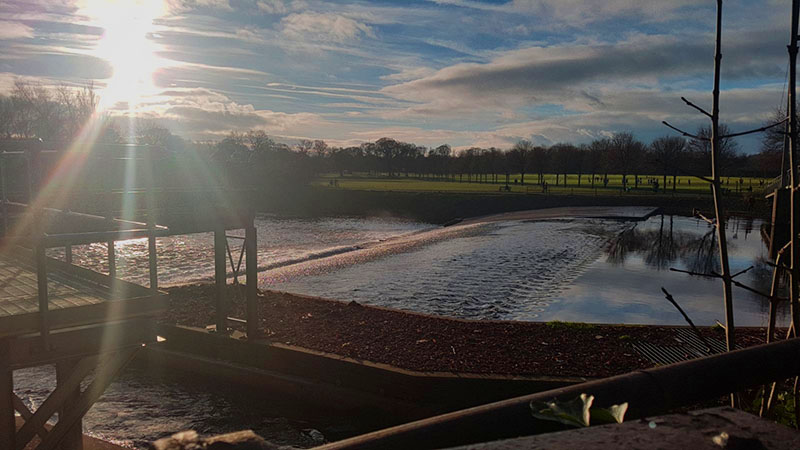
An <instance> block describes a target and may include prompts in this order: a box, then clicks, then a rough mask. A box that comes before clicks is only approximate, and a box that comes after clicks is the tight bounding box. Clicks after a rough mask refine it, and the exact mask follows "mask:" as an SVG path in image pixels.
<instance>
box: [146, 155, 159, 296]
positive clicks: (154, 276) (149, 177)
mask: <svg viewBox="0 0 800 450" xmlns="http://www.w3.org/2000/svg"><path fill="white" fill-rule="evenodd" d="M152 151H153V149H152V148H149V147H148V148H147V149H146V150H145V157H144V160H145V172H146V181H147V186H146V188H145V189H146V195H147V231H148V233H147V234H148V236H147V259H148V265H149V267H150V291H151V292H152V294H153V295H155V294H157V293H158V258H157V257H158V254H157V253H156V204H155V203H156V200H155V193H154V186H153V183H155V176H154V174H153V172H154V170H155V164H154V158H153V155H152Z"/></svg>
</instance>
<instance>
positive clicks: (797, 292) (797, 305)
mask: <svg viewBox="0 0 800 450" xmlns="http://www.w3.org/2000/svg"><path fill="white" fill-rule="evenodd" d="M798 15H800V1H798V0H792V29H791V37H790V41H789V42H790V44H789V111H788V112H789V166H790V168H791V172H790V174H791V175H790V182H791V189H790V190H789V192H790V200H789V204H790V213H789V214H790V217H791V222H790V223H791V225H790V227H789V228H790V236H791V243H792V245H791V263H790V265H789V267H790V268H791V272H790V274H791V275H790V280H791V282H790V283H789V286H790V287H789V307H790V311H791V314H792V324H793V325H794V327H792V328H793V329H794V335H795V336H798V332H797V331H798V330H797V328H798V326H800V248H798V245H800V241H798V239H797V233H798V232H800V211H798V209H800V208H798V206H800V205H798V204H797V201H798V197H797V195H796V193H797V192H796V191H797V184H798V179H797V163H798V161H797V90H796V89H797V88H796V84H797V32H798Z"/></svg>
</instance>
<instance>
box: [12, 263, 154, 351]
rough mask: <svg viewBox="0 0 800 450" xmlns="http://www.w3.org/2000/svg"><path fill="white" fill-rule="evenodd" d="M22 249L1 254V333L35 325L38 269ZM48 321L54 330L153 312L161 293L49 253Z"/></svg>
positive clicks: (18, 332)
mask: <svg viewBox="0 0 800 450" xmlns="http://www.w3.org/2000/svg"><path fill="white" fill-rule="evenodd" d="M26 259H27V257H26V255H25V254H24V251H20V250H17V251H16V254H13V255H12V254H8V253H6V254H4V255H2V256H0V337H6V336H18V335H22V334H27V333H35V332H36V331H38V329H39V303H38V302H39V300H38V294H37V292H38V291H37V282H36V273H35V271H34V270H33V268H32V267H31V266H30V265H29V264H28V261H26ZM48 266H49V267H51V268H52V270H50V272H49V273H48V282H47V287H48V306H49V313H48V314H49V321H50V324H51V328H52V329H54V330H57V329H60V328H66V327H73V326H80V325H89V324H96V323H103V322H108V321H113V320H122V319H131V318H135V317H141V316H149V315H154V314H157V313H159V312H161V311H163V310H164V309H165V308H166V300H165V294H163V293H159V294H156V295H153V294H152V293H151V292H150V290H149V289H147V288H145V287H143V286H139V285H135V284H132V283H128V282H125V281H122V280H118V279H111V278H110V277H108V276H106V275H103V274H98V273H96V272H90V271H88V270H85V269H81V268H78V267H75V266H71V265H69V264H66V263H64V262H62V261H58V260H55V259H50V258H48Z"/></svg>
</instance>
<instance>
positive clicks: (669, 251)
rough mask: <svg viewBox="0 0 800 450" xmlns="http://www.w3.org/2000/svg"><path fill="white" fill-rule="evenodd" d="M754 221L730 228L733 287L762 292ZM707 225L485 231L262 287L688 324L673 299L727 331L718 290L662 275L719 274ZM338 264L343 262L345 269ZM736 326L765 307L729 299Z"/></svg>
mask: <svg viewBox="0 0 800 450" xmlns="http://www.w3.org/2000/svg"><path fill="white" fill-rule="evenodd" d="M759 227H760V223H759V222H758V221H752V220H751V221H747V220H733V221H732V222H731V223H730V224H729V227H728V228H729V229H728V236H729V242H730V245H729V250H730V254H731V255H730V256H731V267H732V270H733V271H734V272H736V271H739V270H743V269H746V268H748V267H749V266H751V265H755V266H756V268H754V269H752V270H751V271H749V272H747V273H746V274H744V275H742V276H741V277H739V278H737V280H739V281H741V282H743V283H745V284H748V285H750V286H754V287H756V288H758V289H759V290H761V291H768V289H769V279H770V276H771V271H770V270H769V268H768V267H767V266H765V265H764V264H763V262H762V263H760V264H759V263H758V259H759V257H760V256H762V254H763V253H764V251H765V249H764V245H763V243H762V242H761V239H760V235H759V232H758V229H759ZM711 231H712V229H711V228H710V227H709V226H708V225H707V224H706V223H705V222H702V221H699V220H696V219H692V218H686V217H670V216H655V217H651V218H650V219H648V220H647V221H645V222H642V223H638V224H635V225H634V224H624V223H619V222H611V221H598V220H594V221H587V220H575V221H537V222H506V223H501V224H492V225H490V226H487V227H486V231H485V232H483V233H480V234H478V235H474V234H471V235H467V236H462V237H455V238H453V239H449V240H445V241H441V242H436V243H434V244H431V245H429V246H426V247H423V248H417V249H414V250H411V251H408V252H406V253H399V254H393V255H389V256H386V257H384V258H380V259H372V260H365V261H352V263H351V264H350V265H349V266H345V267H344V268H342V265H341V264H331V270H330V271H329V272H327V273H323V274H318V273H316V274H314V275H309V276H300V277H297V278H295V279H293V280H289V281H286V282H275V283H272V284H268V286H265V287H269V288H273V289H279V290H285V291H290V292H297V293H305V294H312V295H321V296H327V297H332V298H338V299H343V300H357V301H359V302H364V303H369V304H376V305H382V306H389V307H394V308H401V309H409V310H415V311H420V312H426V313H433V314H440V315H448V316H455V317H467V318H476V319H516V320H542V321H547V320H569V321H583V322H607V323H643V324H647V323H650V324H683V323H684V322H683V319H682V317H681V316H680V314H679V313H678V312H677V311H676V310H675V309H674V307H673V306H672V305H670V304H669V303H668V302H667V301H666V300H665V299H664V296H663V294H662V293H661V287H662V286H663V287H665V288H666V289H667V290H669V291H670V292H671V293H672V295H673V296H674V297H675V299H676V300H677V301H678V302H679V303H680V304H681V306H682V307H683V308H684V309H685V310H686V311H687V312H688V313H689V315H690V317H691V318H692V319H693V320H694V322H695V323H697V324H704V325H707V324H713V323H714V321H715V320H717V319H719V320H723V319H724V314H723V312H722V311H723V310H722V286H721V282H720V281H719V280H716V279H706V278H701V277H696V276H690V275H686V274H682V273H677V272H672V271H669V270H668V269H669V268H670V267H675V268H679V269H691V270H695V271H705V272H708V271H712V270H716V271H718V270H719V269H718V266H719V263H718V259H717V256H716V252H717V245H716V238H715V236H714V234H713V233H710V232H711ZM346 257H347V256H346V255H342V258H346ZM734 306H735V310H736V320H737V323H738V324H741V325H762V324H764V323H765V322H766V302H764V301H762V300H761V299H760V298H759V297H756V296H754V295H753V294H750V293H748V292H746V291H743V290H742V289H739V288H736V289H735V290H734Z"/></svg>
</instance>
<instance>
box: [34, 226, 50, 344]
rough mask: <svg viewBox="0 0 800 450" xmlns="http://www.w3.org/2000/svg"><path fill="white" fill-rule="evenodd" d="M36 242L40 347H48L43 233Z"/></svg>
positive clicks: (45, 260)
mask: <svg viewBox="0 0 800 450" xmlns="http://www.w3.org/2000/svg"><path fill="white" fill-rule="evenodd" d="M39 236H40V237H39V239H40V241H39V242H38V243H37V244H36V287H37V294H38V297H39V332H40V333H41V337H42V348H44V349H45V350H48V349H49V348H50V318H49V312H50V305H49V303H50V302H49V301H48V298H47V254H46V253H45V246H44V239H43V234H40V235H39Z"/></svg>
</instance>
